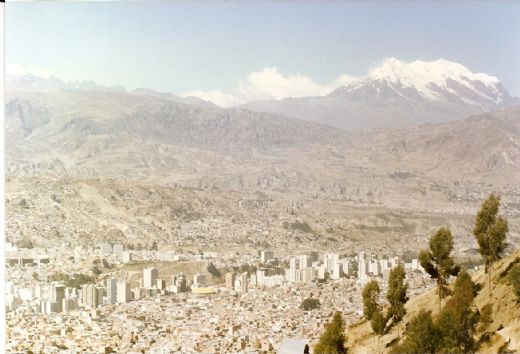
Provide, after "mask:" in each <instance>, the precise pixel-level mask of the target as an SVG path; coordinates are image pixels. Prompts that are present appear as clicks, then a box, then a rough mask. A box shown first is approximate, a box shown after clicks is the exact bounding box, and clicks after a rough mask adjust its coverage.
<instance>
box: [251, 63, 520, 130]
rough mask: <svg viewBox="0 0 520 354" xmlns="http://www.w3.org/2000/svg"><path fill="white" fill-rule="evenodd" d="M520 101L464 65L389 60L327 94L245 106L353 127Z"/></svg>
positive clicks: (433, 118)
mask: <svg viewBox="0 0 520 354" xmlns="http://www.w3.org/2000/svg"><path fill="white" fill-rule="evenodd" d="M518 103H520V101H519V99H518V98H514V97H511V96H510V95H509V93H508V92H507V90H506V89H505V88H504V87H503V86H502V84H501V83H500V81H499V80H498V79H497V78H496V77H494V76H490V75H487V74H482V73H473V72H471V71H470V70H469V69H467V68H466V67H464V66H463V65H461V64H458V63H454V62H450V61H447V60H444V59H439V60H436V61H432V62H425V61H420V60H416V61H414V62H410V63H407V62H403V61H399V60H397V59H395V58H390V59H387V60H385V61H384V62H383V63H382V64H381V65H380V66H378V67H375V68H374V69H372V70H371V71H370V72H369V74H368V75H367V76H366V77H364V78H360V79H357V80H353V81H352V82H350V83H349V84H348V85H346V86H343V87H340V88H338V89H336V90H334V91H333V92H331V93H330V94H328V95H326V96H318V97H301V98H286V99H282V100H266V101H256V102H250V103H247V104H245V105H243V107H247V108H249V109H252V110H254V111H260V112H270V113H277V114H282V115H286V116H289V117H297V118H300V119H305V120H309V121H314V122H319V123H321V124H326V125H330V126H334V127H338V128H341V129H343V130H347V131H357V130H369V129H374V128H388V127H393V128H395V127H409V126H414V125H420V124H423V123H428V122H430V123H432V122H445V121H450V120H456V119H460V118H463V117H466V116H468V115H472V114H478V113H483V112H489V111H494V110H499V109H502V108H506V107H509V106H511V105H514V104H518Z"/></svg>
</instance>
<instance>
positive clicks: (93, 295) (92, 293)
mask: <svg viewBox="0 0 520 354" xmlns="http://www.w3.org/2000/svg"><path fill="white" fill-rule="evenodd" d="M101 290H102V288H101ZM81 293H82V297H81V298H82V303H83V305H85V306H88V307H92V308H96V307H98V306H99V300H100V298H99V291H98V288H96V286H95V285H94V284H85V285H83V287H82V288H81Z"/></svg>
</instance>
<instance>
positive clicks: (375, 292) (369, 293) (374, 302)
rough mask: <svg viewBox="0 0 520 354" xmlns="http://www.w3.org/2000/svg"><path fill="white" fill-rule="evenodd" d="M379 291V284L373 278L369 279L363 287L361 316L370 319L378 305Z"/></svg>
mask: <svg viewBox="0 0 520 354" xmlns="http://www.w3.org/2000/svg"><path fill="white" fill-rule="evenodd" d="M380 293H381V290H380V289H379V284H378V283H377V281H375V280H371V281H369V282H368V283H367V284H366V285H365V287H364V288H363V294H362V295H363V316H365V318H366V319H367V320H371V319H372V315H373V314H374V312H375V311H376V310H377V308H378V306H379V304H378V299H379V294H380Z"/></svg>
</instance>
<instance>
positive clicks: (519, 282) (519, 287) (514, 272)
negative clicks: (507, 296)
mask: <svg viewBox="0 0 520 354" xmlns="http://www.w3.org/2000/svg"><path fill="white" fill-rule="evenodd" d="M509 282H510V283H511V285H512V286H513V291H514V293H515V296H516V301H518V302H520V264H519V263H517V264H515V265H514V266H513V268H511V270H510V271H509Z"/></svg>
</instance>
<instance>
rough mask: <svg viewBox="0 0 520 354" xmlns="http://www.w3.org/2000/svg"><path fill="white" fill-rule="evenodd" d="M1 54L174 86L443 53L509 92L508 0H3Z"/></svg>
mask: <svg viewBox="0 0 520 354" xmlns="http://www.w3.org/2000/svg"><path fill="white" fill-rule="evenodd" d="M5 32H6V63H7V64H8V65H9V64H17V65H22V66H26V67H28V66H32V67H38V68H41V69H45V70H47V71H49V72H51V73H53V74H55V75H57V76H59V77H61V78H64V79H66V80H93V81H96V82H99V83H102V84H109V85H113V84H121V85H123V86H125V87H126V88H128V89H133V88H137V87H148V88H154V89H158V90H164V91H171V92H174V93H177V94H181V93H183V92H186V91H193V90H219V91H224V92H230V91H232V90H235V89H236V87H237V85H238V84H239V81H240V80H244V78H246V77H247V76H248V75H250V74H251V73H253V72H260V71H262V70H264V69H265V68H276V73H277V74H279V75H282V76H284V77H287V76H291V75H293V76H294V75H298V74H300V75H302V76H305V77H308V78H311V79H312V80H313V82H315V83H320V84H326V83H329V82H332V81H334V80H335V79H336V78H337V77H338V76H340V75H342V74H350V75H357V76H361V75H364V74H366V72H367V71H368V70H369V68H370V67H371V66H373V65H375V63H377V62H379V61H381V60H382V59H384V58H386V57H396V58H398V59H401V60H405V61H412V60H415V59H422V60H435V59H438V58H445V59H448V60H451V61H456V62H459V63H461V64H463V65H465V66H467V67H468V68H469V69H470V70H472V71H474V72H485V73H488V74H491V75H495V76H497V77H498V78H499V79H500V80H501V81H502V82H503V84H504V85H505V86H506V88H508V89H509V91H510V92H511V93H512V94H514V95H516V96H520V40H519V38H518V36H519V35H520V2H513V1H511V2H498V3H491V2H452V3H450V2H440V1H437V2H417V3H412V2H391V1H381V2H369V3H362V2H339V1H337V2H335V1H323V2H294V1H287V2H258V1H257V2H240V3H239V2H235V1H227V2H192V3H187V2H146V3H144V2H123V3H121V2H89V3H71V2H68V3H63V2H62V3H60V2H38V3H25V2H19V3H18V2H9V3H7V5H6V27H5Z"/></svg>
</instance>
